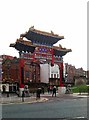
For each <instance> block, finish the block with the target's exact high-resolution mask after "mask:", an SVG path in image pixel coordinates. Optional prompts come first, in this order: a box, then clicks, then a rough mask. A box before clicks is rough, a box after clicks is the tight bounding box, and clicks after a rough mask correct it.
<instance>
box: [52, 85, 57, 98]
mask: <svg viewBox="0 0 89 120" xmlns="http://www.w3.org/2000/svg"><path fill="white" fill-rule="evenodd" d="M54 95H55V97H56V86H54V87H53V91H52V97H53V96H54Z"/></svg>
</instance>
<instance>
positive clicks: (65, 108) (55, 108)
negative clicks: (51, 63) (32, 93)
mask: <svg viewBox="0 0 89 120" xmlns="http://www.w3.org/2000/svg"><path fill="white" fill-rule="evenodd" d="M75 117H85V118H86V117H87V98H73V99H65V98H62V99H59V98H55V97H54V98H52V99H50V100H49V101H46V102H43V103H33V104H12V105H3V106H2V118H75Z"/></svg>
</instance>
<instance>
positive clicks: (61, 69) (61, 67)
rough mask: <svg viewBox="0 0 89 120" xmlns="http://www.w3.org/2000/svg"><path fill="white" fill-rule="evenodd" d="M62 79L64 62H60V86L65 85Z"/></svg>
mask: <svg viewBox="0 0 89 120" xmlns="http://www.w3.org/2000/svg"><path fill="white" fill-rule="evenodd" d="M62 80H63V62H61V63H60V87H63V86H64V84H63V83H62Z"/></svg>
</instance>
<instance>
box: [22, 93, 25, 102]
mask: <svg viewBox="0 0 89 120" xmlns="http://www.w3.org/2000/svg"><path fill="white" fill-rule="evenodd" d="M24 97H25V93H24V91H22V102H24Z"/></svg>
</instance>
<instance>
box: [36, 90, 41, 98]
mask: <svg viewBox="0 0 89 120" xmlns="http://www.w3.org/2000/svg"><path fill="white" fill-rule="evenodd" d="M40 94H41V88H38V89H37V91H36V100H37V99H40Z"/></svg>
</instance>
